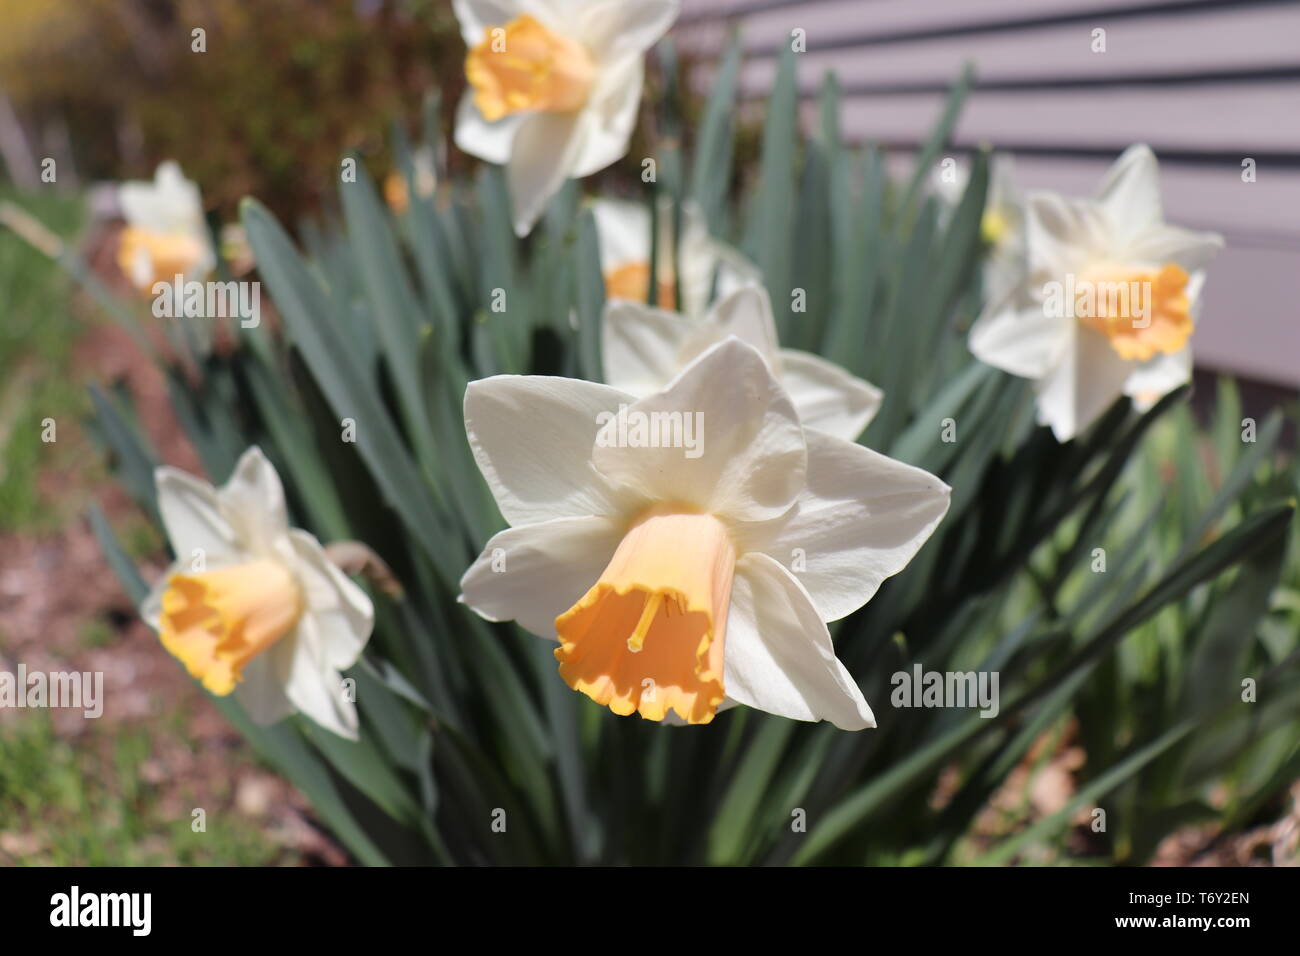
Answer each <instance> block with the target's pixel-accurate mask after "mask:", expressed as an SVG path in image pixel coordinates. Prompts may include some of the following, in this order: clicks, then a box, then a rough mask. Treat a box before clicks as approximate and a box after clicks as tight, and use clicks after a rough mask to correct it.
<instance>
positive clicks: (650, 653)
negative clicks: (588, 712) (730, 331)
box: [461, 338, 949, 730]
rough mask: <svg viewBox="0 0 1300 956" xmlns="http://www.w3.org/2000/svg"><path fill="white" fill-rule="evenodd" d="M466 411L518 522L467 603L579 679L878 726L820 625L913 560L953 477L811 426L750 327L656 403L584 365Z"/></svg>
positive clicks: (687, 709) (507, 510) (643, 704)
mask: <svg viewBox="0 0 1300 956" xmlns="http://www.w3.org/2000/svg"><path fill="white" fill-rule="evenodd" d="M465 427H466V430H467V431H468V434H469V441H470V445H471V447H472V448H473V451H474V456H475V458H476V459H477V461H478V465H479V469H480V470H481V471H482V472H483V476H484V478H485V479H486V480H487V482H488V484H489V486H490V487H491V489H492V494H493V495H494V496H495V498H496V501H497V505H498V506H499V507H500V509H501V513H502V514H503V515H504V516H505V518H506V520H507V521H508V522H509V523H510V524H511V527H510V528H508V529H506V530H505V531H502V532H500V533H499V534H497V535H495V536H494V537H493V538H492V539H491V540H490V541H488V543H487V545H486V546H485V548H484V550H483V554H482V556H480V557H479V559H478V560H477V561H476V562H475V563H474V564H473V565H472V566H471V567H470V568H469V570H468V571H466V572H465V576H464V577H463V578H462V579H461V590H462V594H461V600H462V601H463V602H464V603H466V604H468V605H469V606H470V607H471V608H473V609H474V610H475V611H476V612H478V613H479V614H480V615H481V616H483V617H484V618H487V619H488V620H491V621H505V620H515V621H518V623H519V624H520V625H521V626H522V627H524V628H525V629H527V630H529V631H531V632H533V633H534V634H537V635H539V636H541V637H546V638H550V639H552V640H557V641H558V642H559V647H558V648H557V649H556V651H555V656H556V658H557V660H559V662H560V666H559V671H560V676H561V677H562V678H563V679H564V680H565V682H566V683H568V685H569V686H570V687H572V688H573V689H574V690H577V691H580V692H582V693H584V694H586V695H587V696H588V697H590V698H592V699H593V700H595V701H596V702H598V703H600V704H602V705H605V706H608V707H609V708H610V709H611V710H612V711H614V712H615V713H617V714H632V713H640V715H641V716H642V717H644V718H648V719H650V720H663V719H665V718H666V717H669V716H670V712H671V714H674V715H676V720H680V721H685V722H687V723H695V724H700V723H708V722H709V721H710V720H712V719H713V717H714V715H715V714H716V713H717V711H718V710H719V709H722V708H724V707H726V706H728V705H729V704H734V703H740V704H746V705H748V706H750V707H756V708H758V709H760V710H765V711H768V712H769V713H773V714H777V715H779V716H783V717H789V718H792V719H795V720H829V721H831V722H832V723H833V724H835V725H836V726H837V727H841V728H844V729H846V730H858V729H862V728H865V727H873V726H875V721H874V718H873V717H872V714H871V708H870V707H869V706H868V705H867V702H866V700H864V699H863V696H862V693H861V691H860V690H859V689H858V686H857V684H856V683H855V682H854V680H853V678H852V677H851V676H850V675H849V673H848V671H847V670H846V669H845V668H844V666H843V664H841V663H840V661H839V660H838V659H837V658H836V656H835V649H834V647H833V646H832V644H831V638H830V633H829V632H828V631H827V629H826V622H828V621H834V620H836V619H838V618H841V617H844V616H845V615H846V614H849V613H851V612H852V611H854V610H856V609H857V608H859V607H861V606H862V605H863V604H864V603H866V602H867V601H868V600H870V598H871V596H872V595H873V594H875V592H876V589H877V588H878V587H879V586H880V583H881V582H882V581H883V580H884V579H885V578H887V577H889V576H890V575H892V574H896V573H897V572H898V571H900V570H901V569H902V568H903V567H904V566H905V565H906V564H907V562H908V561H909V560H911V558H912V556H913V555H914V554H915V553H916V552H917V550H918V549H919V548H920V547H921V545H922V544H923V543H924V542H925V540H926V539H927V538H928V537H929V535H930V533H931V531H933V529H934V527H935V525H937V524H938V522H939V520H940V519H941V518H942V517H943V515H944V514H945V512H946V511H947V509H948V494H949V489H948V487H947V486H946V485H945V484H944V483H943V482H941V481H939V480H938V479H937V478H935V477H934V476H933V475H930V474H927V473H926V472H924V471H921V470H920V469H917V468H913V467H911V466H910V465H904V464H902V463H901V462H897V461H893V460H892V459H889V458H886V457H885V456H883V455H879V454H877V453H875V452H873V451H869V450H868V449H866V448H864V447H862V446H861V445H856V444H853V443H851V442H845V441H841V440H840V439H837V438H833V437H831V436H829V435H825V434H823V433H820V432H815V431H805V430H804V428H803V427H802V426H801V425H800V422H799V416H798V414H797V413H796V412H795V409H794V406H793V405H792V404H791V402H790V398H789V396H787V395H786V393H785V390H784V389H782V388H781V386H780V383H779V382H778V381H777V380H776V379H775V378H774V377H773V376H772V373H771V371H770V370H769V368H768V365H767V363H766V362H765V361H764V360H763V357H762V356H761V355H760V354H759V353H758V352H757V351H756V350H754V349H753V348H751V347H750V346H748V345H746V344H744V343H743V342H741V341H739V340H737V339H735V338H730V339H727V340H726V341H724V342H721V343H719V344H717V345H715V346H713V347H712V348H711V349H709V350H708V351H707V352H705V353H704V354H703V355H701V356H700V357H699V359H698V360H697V361H696V362H694V363H693V364H692V365H690V366H689V367H687V368H686V369H685V370H684V371H683V372H682V373H681V374H680V375H679V376H678V377H677V378H676V379H674V380H673V381H672V382H671V383H670V384H669V386H668V387H667V388H666V389H664V390H663V391H661V392H656V393H655V394H652V395H649V396H647V397H645V398H641V399H637V398H635V397H634V396H632V395H630V394H628V393H627V392H623V391H620V390H619V389H616V388H613V387H611V386H608V385H600V384H597V383H594V382H586V381H581V380H576V379H565V378H550V377H543V376H517V375H500V376H496V377H494V378H489V379H484V380H481V381H477V382H472V383H470V386H469V388H468V389H467V391H466V393H465Z"/></svg>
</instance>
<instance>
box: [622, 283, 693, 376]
mask: <svg viewBox="0 0 1300 956" xmlns="http://www.w3.org/2000/svg"><path fill="white" fill-rule="evenodd" d="M691 331H692V325H691V324H690V323H689V322H687V320H686V319H683V318H682V317H681V316H680V315H678V314H676V313H675V312H666V311H664V310H663V309H656V308H652V307H651V306H648V305H644V304H641V303H636V302H631V301H628V300H626V299H615V300H613V301H611V302H608V303H606V305H605V317H604V320H603V322H602V323H601V329H600V342H601V344H600V348H601V363H602V365H603V366H604V368H603V371H604V376H605V381H606V382H608V383H609V384H610V385H612V386H613V387H615V388H618V389H621V390H623V391H625V392H629V393H631V394H632V395H635V396H638V397H640V396H642V395H649V394H650V393H651V392H656V391H658V390H659V389H661V388H663V387H664V386H665V385H667V384H668V383H669V382H670V381H672V380H673V378H674V377H675V376H676V375H677V373H678V372H679V371H680V370H681V364H682V363H681V352H682V348H683V346H684V344H685V342H686V339H687V337H688V336H689V335H690V333H691Z"/></svg>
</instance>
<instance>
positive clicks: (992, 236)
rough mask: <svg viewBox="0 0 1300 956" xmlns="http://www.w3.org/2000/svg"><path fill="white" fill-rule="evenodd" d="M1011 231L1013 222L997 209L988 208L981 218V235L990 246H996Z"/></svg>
mask: <svg viewBox="0 0 1300 956" xmlns="http://www.w3.org/2000/svg"><path fill="white" fill-rule="evenodd" d="M1010 231H1011V223H1010V222H1008V221H1007V217H1006V216H1004V215H1003V214H1002V213H1001V212H999V211H998V210H996V209H989V210H986V211H985V213H984V216H983V218H981V219H980V237H981V238H982V239H983V240H984V241H985V242H986V243H987V244H988V245H990V246H996V245H997V244H998V243H1000V242H1001V241H1002V240H1003V238H1005V237H1006V235H1007V233H1008V232H1010Z"/></svg>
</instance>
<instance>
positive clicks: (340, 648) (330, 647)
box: [289, 528, 375, 670]
mask: <svg viewBox="0 0 1300 956" xmlns="http://www.w3.org/2000/svg"><path fill="white" fill-rule="evenodd" d="M289 540H290V542H291V544H292V545H293V551H294V554H295V556H296V557H297V562H296V565H295V568H294V573H295V577H296V578H297V580H298V584H299V586H300V587H301V588H302V589H303V598H304V602H305V604H306V610H307V613H309V614H311V615H312V616H313V617H315V618H316V625H317V630H318V631H319V633H320V637H321V648H322V651H321V652H322V655H323V658H324V660H325V663H326V664H328V665H329V666H331V667H334V668H337V669H338V670H346V669H347V668H349V667H351V666H352V665H353V664H355V663H356V662H357V658H359V657H360V656H361V651H362V650H363V649H364V648H365V646H366V642H367V641H368V640H369V639H370V633H371V631H372V630H374V626H375V608H374V605H373V604H372V603H371V601H370V598H369V597H368V596H367V595H366V592H365V591H363V590H361V588H359V587H357V585H356V584H354V583H353V582H352V581H350V580H348V577H347V575H345V574H344V573H343V572H342V571H341V570H339V568H338V566H337V565H335V564H334V562H333V561H331V560H330V559H329V558H328V557H326V555H325V551H324V550H323V549H322V548H321V546H320V542H319V541H317V540H316V539H315V538H314V537H312V536H311V535H310V534H308V533H307V532H306V531H301V530H299V529H297V528H295V529H293V530H292V531H290V532H289Z"/></svg>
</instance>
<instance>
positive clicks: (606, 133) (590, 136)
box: [569, 55, 645, 179]
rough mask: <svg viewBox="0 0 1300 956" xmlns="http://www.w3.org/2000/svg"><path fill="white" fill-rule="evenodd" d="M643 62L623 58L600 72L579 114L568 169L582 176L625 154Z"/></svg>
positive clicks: (633, 120)
mask: <svg viewBox="0 0 1300 956" xmlns="http://www.w3.org/2000/svg"><path fill="white" fill-rule="evenodd" d="M644 74H645V64H644V63H643V62H642V57H641V56H640V55H637V56H630V57H625V58H624V59H623V60H622V61H620V62H617V63H612V64H610V65H608V66H606V67H605V68H603V69H602V70H601V71H600V74H599V76H598V78H597V81H596V88H595V89H594V90H593V91H592V94H591V99H590V100H589V101H588V102H587V105H586V106H585V107H584V108H583V110H582V111H581V112H580V113H579V114H578V117H579V122H580V124H581V135H580V136H576V137H575V140H576V152H575V154H574V155H573V157H572V163H571V165H570V167H569V168H570V169H571V170H572V172H570V174H569V175H571V176H572V177H573V178H574V179H582V178H583V177H586V176H590V175H591V174H592V173H596V172H599V171H600V170H602V169H604V168H605V167H606V166H608V165H610V164H611V163H616V162H618V161H619V160H620V159H622V158H623V156H624V154H625V153H627V145H628V141H629V140H630V139H631V138H632V128H633V127H634V126H635V125H636V117H637V110H638V109H639V108H640V106H641V83H642V80H643V77H644Z"/></svg>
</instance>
